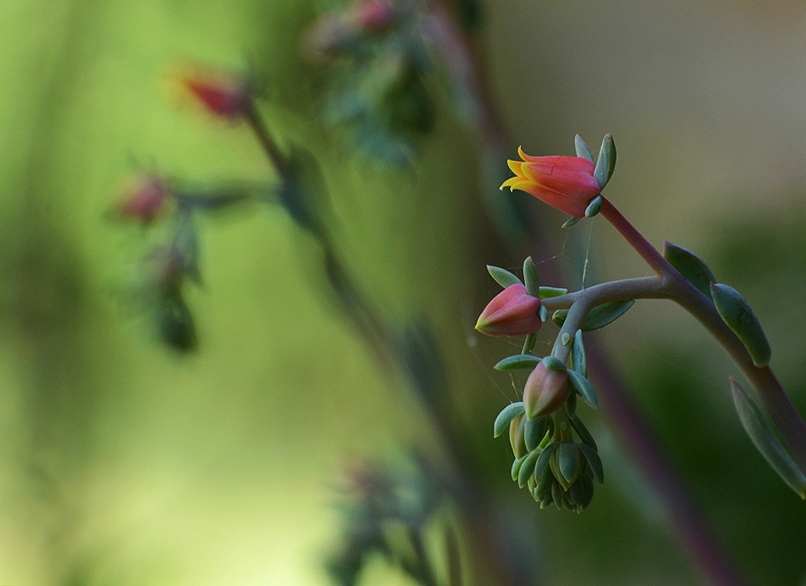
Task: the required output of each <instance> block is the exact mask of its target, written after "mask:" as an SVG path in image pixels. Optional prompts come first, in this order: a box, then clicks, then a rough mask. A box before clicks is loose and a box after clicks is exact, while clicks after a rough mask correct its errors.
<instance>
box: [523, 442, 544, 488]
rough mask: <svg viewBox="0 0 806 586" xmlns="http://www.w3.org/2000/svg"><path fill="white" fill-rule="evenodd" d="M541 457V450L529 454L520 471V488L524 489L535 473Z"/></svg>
mask: <svg viewBox="0 0 806 586" xmlns="http://www.w3.org/2000/svg"><path fill="white" fill-rule="evenodd" d="M539 456H540V450H534V451H531V452H529V454H528V455H527V456H526V458H525V459H524V460H523V463H522V464H521V467H520V469H519V470H518V487H519V488H523V487H524V486H526V483H527V482H529V478H531V477H532V475H533V474H534V472H535V464H536V463H537V458H538V457H539Z"/></svg>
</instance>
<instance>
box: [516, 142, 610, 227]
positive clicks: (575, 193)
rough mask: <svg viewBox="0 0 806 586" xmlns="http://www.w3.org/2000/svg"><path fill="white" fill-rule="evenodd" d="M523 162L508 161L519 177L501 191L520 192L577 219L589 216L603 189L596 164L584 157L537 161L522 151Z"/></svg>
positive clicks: (549, 158) (540, 159) (541, 159)
mask: <svg viewBox="0 0 806 586" xmlns="http://www.w3.org/2000/svg"><path fill="white" fill-rule="evenodd" d="M518 154H519V155H520V157H521V159H522V160H521V161H512V160H510V161H507V164H508V165H509V168H510V169H511V170H512V172H513V173H515V177H511V178H510V179H507V180H506V181H504V183H503V184H502V185H501V189H503V188H504V187H509V188H510V191H511V190H514V189H519V190H521V191H525V192H526V193H529V194H531V195H533V196H535V197H536V198H537V199H539V200H540V201H542V202H544V203H547V204H549V205H550V206H552V207H555V208H557V209H558V210H562V211H564V212H565V213H567V214H571V215H572V216H574V217H577V218H582V217H584V216H585V209H586V208H587V207H588V204H589V203H590V201H591V200H592V199H593V198H594V197H596V196H597V195H599V193H600V192H601V190H602V189H601V188H600V187H599V182H598V181H596V179H595V177H594V176H593V171H594V168H595V167H594V164H593V163H592V162H591V161H589V160H588V159H584V158H581V157H563V156H550V157H533V156H531V155H527V154H526V153H524V152H523V149H521V148H520V147H518Z"/></svg>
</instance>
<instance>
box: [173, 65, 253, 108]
mask: <svg viewBox="0 0 806 586" xmlns="http://www.w3.org/2000/svg"><path fill="white" fill-rule="evenodd" d="M170 76H171V77H172V78H174V79H176V80H178V81H179V87H180V90H181V93H183V94H184V95H185V96H186V97H187V98H190V99H192V100H193V101H195V102H196V103H198V104H200V105H201V106H202V107H204V109H205V110H206V111H207V112H209V113H210V114H212V115H214V116H216V117H219V118H225V119H227V120H235V119H237V118H239V117H241V116H243V115H245V114H246V113H247V112H248V111H249V108H251V105H252V88H251V86H250V84H249V83H248V81H247V79H246V78H244V77H243V76H240V75H236V74H233V73H230V72H226V71H223V70H216V69H213V68H210V67H205V66H201V65H183V66H181V67H180V68H179V70H178V71H176V72H173V73H171V74H170Z"/></svg>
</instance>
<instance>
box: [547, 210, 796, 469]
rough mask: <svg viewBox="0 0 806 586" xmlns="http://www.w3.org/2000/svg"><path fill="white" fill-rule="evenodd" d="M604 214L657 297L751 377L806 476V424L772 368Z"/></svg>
mask: <svg viewBox="0 0 806 586" xmlns="http://www.w3.org/2000/svg"><path fill="white" fill-rule="evenodd" d="M601 213H602V215H603V216H604V217H605V218H606V219H607V220H608V221H609V222H610V223H611V224H612V225H613V227H615V228H616V230H618V231H619V233H621V235H622V236H623V237H624V239H625V240H627V242H628V243H629V244H630V246H632V247H633V248H634V249H635V250H636V251H637V252H638V254H640V255H641V257H642V258H643V259H644V260H645V261H646V262H647V264H649V266H650V267H652V269H653V270H655V272H656V273H657V274H658V275H659V278H660V279H661V281H662V284H661V285H660V287H659V288H658V290H657V292H661V293H662V295H659V296H662V297H668V298H669V299H672V300H673V301H675V302H676V303H677V304H678V305H680V306H681V307H682V308H683V309H685V310H686V311H688V312H689V313H690V314H691V315H693V316H694V317H695V318H696V319H697V320H698V321H699V322H700V323H701V324H702V325H703V326H704V327H705V329H707V330H708V331H709V332H710V333H711V335H712V336H713V337H714V338H716V340H717V341H718V342H719V343H720V344H721V345H722V347H723V348H724V349H725V351H726V352H727V353H728V355H729V356H730V357H731V359H732V360H733V362H734V363H735V364H736V366H738V367H739V369H740V370H741V371H742V373H743V374H744V375H745V377H747V380H748V381H750V383H751V384H752V385H753V388H754V389H755V390H756V393H757V395H758V397H759V399H760V400H761V403H762V405H763V406H764V408H765V410H766V411H767V413H768V415H769V416H770V419H771V420H772V422H773V423H774V424H775V426H776V427H777V428H778V431H779V432H780V434H781V437H782V438H783V440H784V443H785V444H786V446H787V448H788V449H789V451H790V452H791V454H792V457H793V459H794V460H795V462H796V463H797V465H798V467H799V468H800V469H801V470H802V471H803V472H804V473H806V423H804V421H803V419H802V418H801V416H800V414H799V413H798V411H797V409H795V406H794V405H793V404H792V401H791V400H790V398H789V396H788V395H787V394H786V392H784V389H783V387H782V386H781V383H780V382H778V379H777V378H776V377H775V374H774V373H773V372H772V370H771V369H770V368H769V366H764V367H761V368H759V367H757V366H755V365H754V364H753V361H752V359H751V357H750V354H749V353H748V351H747V348H745V346H744V344H743V343H742V341H741V340H740V339H739V338H738V336H737V335H736V334H735V333H734V332H733V330H731V329H730V327H728V325H727V324H726V323H725V322H724V321H723V320H722V317H721V316H720V315H719V313H718V312H717V310H716V307H715V306H714V304H713V302H712V301H711V300H710V299H709V298H708V297H706V296H705V295H704V294H703V293H702V292H701V291H700V290H699V289H697V288H696V287H694V285H692V284H691V283H690V282H689V281H688V280H687V279H686V278H685V277H683V275H681V274H680V273H679V272H678V271H677V270H676V269H675V268H674V267H672V265H670V264H669V262H668V261H667V260H666V259H665V258H663V256H662V255H661V254H660V253H659V252H658V251H657V250H656V249H655V248H654V247H653V246H652V245H651V244H650V243H649V242H648V241H647V239H646V238H644V236H643V235H642V234H641V233H640V232H638V230H636V229H635V227H634V226H633V225H632V224H631V223H630V222H629V221H628V220H627V219H626V218H625V217H624V216H623V215H622V214H621V212H619V211H618V210H617V209H616V207H615V206H614V205H613V204H612V203H610V202H609V201H608V200H607V199H604V201H603V204H602V211H601ZM633 281H634V280H632V279H628V280H627V282H626V284H625V282H624V281H614V282H613V283H607V284H605V285H610V287H609V288H606V290H607V291H608V292H611V293H612V294H614V295H618V294H620V293H621V292H622V290H624V289H627V288H629V286H630V285H629V283H631V282H633ZM600 287H602V286H600ZM595 288H596V287H591V288H590V289H588V290H586V291H591V290H593V289H595ZM637 288H638V289H639V290H640V289H641V287H640V286H639V287H637ZM579 293H581V292H577V293H576V294H579ZM576 294H569V295H564V296H563V297H557V298H556V299H555V300H554V302H555V303H556V302H558V301H565V300H564V298H570V299H571V302H572V303H573V301H574V299H573V296H574V295H576ZM598 297H602V298H603V297H605V295H604V294H603V293H602V292H601V291H600V292H599V293H598ZM598 297H597V298H598ZM634 298H637V297H634ZM546 301H549V300H546ZM601 302H603V301H600V303H601ZM547 305H548V304H547ZM570 317H571V312H569V318H570ZM567 321H568V320H566V322H567ZM564 325H565V324H564Z"/></svg>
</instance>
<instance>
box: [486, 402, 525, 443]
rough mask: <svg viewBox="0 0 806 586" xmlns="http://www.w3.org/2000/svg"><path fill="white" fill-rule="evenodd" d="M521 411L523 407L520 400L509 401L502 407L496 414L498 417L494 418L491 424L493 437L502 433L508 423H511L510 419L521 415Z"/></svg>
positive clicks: (522, 411)
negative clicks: (493, 422)
mask: <svg viewBox="0 0 806 586" xmlns="http://www.w3.org/2000/svg"><path fill="white" fill-rule="evenodd" d="M523 413H524V408H523V402H522V401H518V402H517V403H510V404H509V405H507V406H506V407H504V408H503V409H502V410H501V412H500V413H499V414H498V417H496V418H495V424H494V425H493V437H498V436H499V435H501V434H502V433H504V431H505V430H506V429H507V427H509V424H510V423H512V420H513V419H515V418H516V417H517V416H518V415H523Z"/></svg>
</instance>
